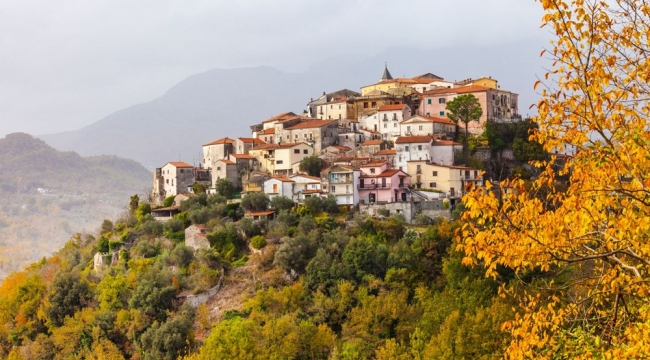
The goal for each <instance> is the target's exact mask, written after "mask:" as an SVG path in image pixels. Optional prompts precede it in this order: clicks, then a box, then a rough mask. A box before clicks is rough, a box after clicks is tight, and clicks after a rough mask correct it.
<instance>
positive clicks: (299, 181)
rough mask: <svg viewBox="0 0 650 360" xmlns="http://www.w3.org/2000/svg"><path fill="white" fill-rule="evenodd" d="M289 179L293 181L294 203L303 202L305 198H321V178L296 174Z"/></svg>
mask: <svg viewBox="0 0 650 360" xmlns="http://www.w3.org/2000/svg"><path fill="white" fill-rule="evenodd" d="M289 179H290V180H293V201H295V202H303V201H304V200H305V198H308V197H312V196H318V197H320V196H321V193H322V189H321V182H320V178H318V177H315V176H309V175H305V174H294V175H291V176H290V177H289Z"/></svg>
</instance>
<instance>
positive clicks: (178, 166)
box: [167, 161, 193, 168]
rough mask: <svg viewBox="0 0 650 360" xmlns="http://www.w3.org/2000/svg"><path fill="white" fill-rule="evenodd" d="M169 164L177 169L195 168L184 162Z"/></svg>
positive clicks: (171, 162)
mask: <svg viewBox="0 0 650 360" xmlns="http://www.w3.org/2000/svg"><path fill="white" fill-rule="evenodd" d="M167 164H170V165H172V166H175V167H177V168H188V167H189V168H191V167H193V166H192V165H190V164H188V163H186V162H182V161H170V162H168V163H167Z"/></svg>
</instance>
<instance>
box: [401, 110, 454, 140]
mask: <svg viewBox="0 0 650 360" xmlns="http://www.w3.org/2000/svg"><path fill="white" fill-rule="evenodd" d="M400 131H401V134H400V135H401V136H418V135H433V134H445V135H449V136H453V135H454V134H455V133H456V123H454V122H453V121H451V120H449V119H443V118H436V117H429V116H422V115H414V116H411V117H410V118H408V119H406V120H404V121H402V122H401V123H400Z"/></svg>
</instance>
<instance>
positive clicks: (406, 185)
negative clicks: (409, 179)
mask: <svg viewBox="0 0 650 360" xmlns="http://www.w3.org/2000/svg"><path fill="white" fill-rule="evenodd" d="M399 187H400V188H402V189H403V188H407V187H409V184H403V183H400V184H399Z"/></svg>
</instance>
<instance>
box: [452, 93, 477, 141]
mask: <svg viewBox="0 0 650 360" xmlns="http://www.w3.org/2000/svg"><path fill="white" fill-rule="evenodd" d="M446 108H447V117H448V118H449V119H450V120H451V121H453V122H455V123H456V124H459V123H463V124H465V139H467V138H468V137H469V130H468V126H469V123H470V122H472V121H478V120H479V119H480V118H481V116H482V115H483V109H481V104H479V102H478V99H477V98H476V96H474V95H472V94H464V95H460V96H458V97H456V98H455V99H454V100H452V101H450V102H448V103H447V106H446ZM459 125H460V124H459Z"/></svg>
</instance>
